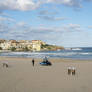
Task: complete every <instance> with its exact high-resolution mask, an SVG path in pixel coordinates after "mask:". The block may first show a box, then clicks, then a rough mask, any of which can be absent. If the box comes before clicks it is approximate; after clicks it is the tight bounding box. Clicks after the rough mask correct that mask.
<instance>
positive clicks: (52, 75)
mask: <svg viewBox="0 0 92 92" xmlns="http://www.w3.org/2000/svg"><path fill="white" fill-rule="evenodd" d="M31 60H32V59H31V58H7V57H0V92H92V61H91V60H90V61H87V60H85V61H83V60H69V59H49V60H50V61H51V62H52V66H41V65H39V62H40V61H42V59H35V61H36V62H35V65H34V67H33V66H32V62H31ZM3 62H5V63H8V65H9V67H8V68H6V67H3V65H2V63H3ZM69 66H74V67H76V75H74V76H73V75H68V73H67V67H69Z"/></svg>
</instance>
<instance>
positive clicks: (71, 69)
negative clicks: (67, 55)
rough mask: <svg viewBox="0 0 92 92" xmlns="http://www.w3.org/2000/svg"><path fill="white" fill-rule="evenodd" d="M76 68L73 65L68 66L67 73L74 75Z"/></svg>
mask: <svg viewBox="0 0 92 92" xmlns="http://www.w3.org/2000/svg"><path fill="white" fill-rule="evenodd" d="M75 74H76V68H75V67H68V75H75Z"/></svg>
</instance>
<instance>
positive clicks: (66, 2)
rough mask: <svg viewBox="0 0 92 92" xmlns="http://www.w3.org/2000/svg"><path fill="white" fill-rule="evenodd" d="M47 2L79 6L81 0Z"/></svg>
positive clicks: (49, 1) (51, 0)
mask: <svg viewBox="0 0 92 92" xmlns="http://www.w3.org/2000/svg"><path fill="white" fill-rule="evenodd" d="M47 2H48V3H56V4H63V5H66V6H71V7H79V8H80V7H81V0H47Z"/></svg>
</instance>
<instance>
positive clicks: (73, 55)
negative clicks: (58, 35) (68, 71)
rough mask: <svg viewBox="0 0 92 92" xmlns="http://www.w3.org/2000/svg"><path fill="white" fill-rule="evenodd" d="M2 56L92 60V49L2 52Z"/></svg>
mask: <svg viewBox="0 0 92 92" xmlns="http://www.w3.org/2000/svg"><path fill="white" fill-rule="evenodd" d="M0 56H6V57H26V58H29V57H31V58H44V57H45V56H46V57H48V58H69V59H82V60H92V47H81V48H79V47H77V48H65V50H57V51H42V52H1V53H0Z"/></svg>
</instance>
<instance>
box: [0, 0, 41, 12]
mask: <svg viewBox="0 0 92 92" xmlns="http://www.w3.org/2000/svg"><path fill="white" fill-rule="evenodd" d="M40 4H41V2H40V1H39V0H38V2H34V0H2V1H0V10H20V11H27V10H34V9H36V8H38V7H39V6H40Z"/></svg>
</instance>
